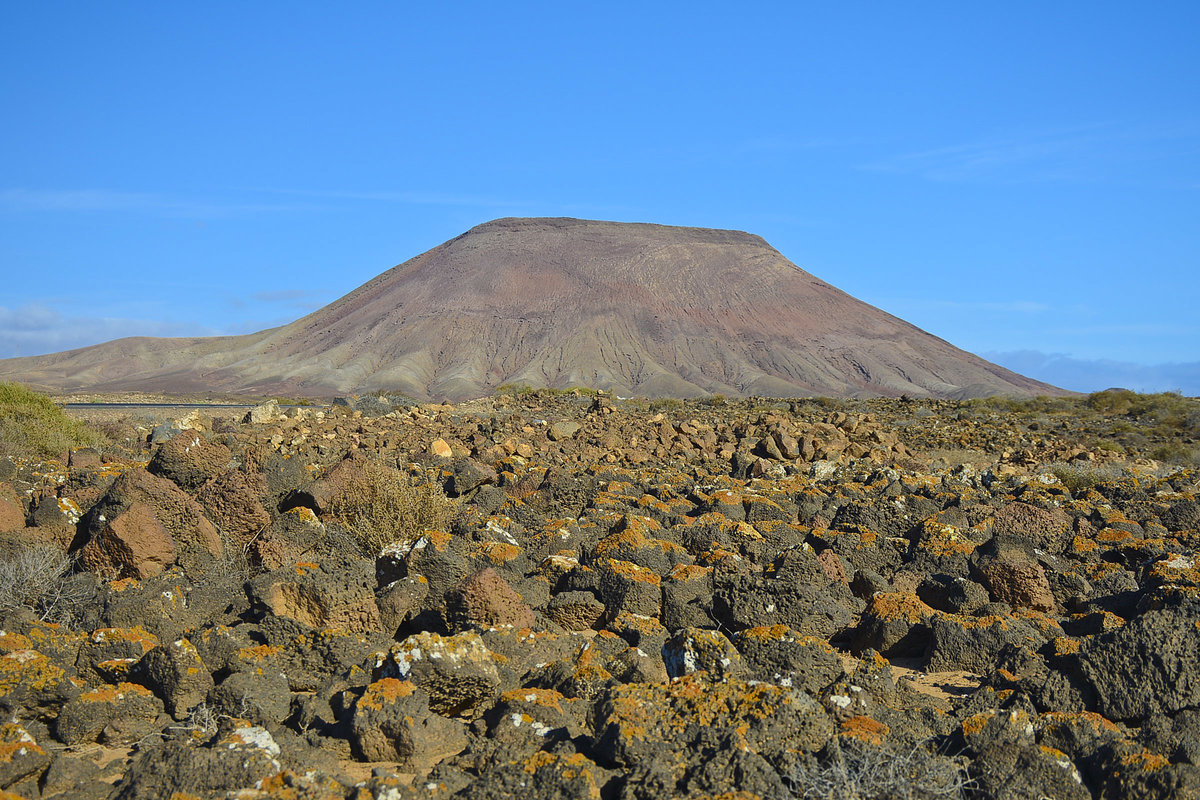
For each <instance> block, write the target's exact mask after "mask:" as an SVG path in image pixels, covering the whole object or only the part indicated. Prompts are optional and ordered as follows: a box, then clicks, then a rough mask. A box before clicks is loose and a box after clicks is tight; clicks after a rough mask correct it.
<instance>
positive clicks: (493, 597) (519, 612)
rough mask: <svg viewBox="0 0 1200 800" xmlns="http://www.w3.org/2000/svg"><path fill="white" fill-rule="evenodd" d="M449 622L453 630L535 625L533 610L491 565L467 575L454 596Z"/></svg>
mask: <svg viewBox="0 0 1200 800" xmlns="http://www.w3.org/2000/svg"><path fill="white" fill-rule="evenodd" d="M446 623H447V625H448V626H449V627H450V628H451V629H452V630H464V629H466V628H472V627H479V628H496V627H500V626H502V625H512V626H513V627H516V628H528V627H532V625H533V623H534V616H533V610H532V609H531V608H530V607H529V606H528V605H527V604H526V603H525V601H523V600H522V599H521V596H520V595H519V594H517V593H516V591H514V590H513V588H512V586H510V585H509V583H508V581H506V580H504V578H502V577H500V576H499V575H498V574H496V571H495V570H493V569H491V568H487V569H481V570H480V571H479V572H476V573H475V574H474V575H472V576H471V577H469V578H467V580H466V581H464V582H463V583H462V585H461V586H459V587H458V588H457V589H455V590H454V591H453V592H452V593H451V596H450V599H449V602H448V604H447V608H446Z"/></svg>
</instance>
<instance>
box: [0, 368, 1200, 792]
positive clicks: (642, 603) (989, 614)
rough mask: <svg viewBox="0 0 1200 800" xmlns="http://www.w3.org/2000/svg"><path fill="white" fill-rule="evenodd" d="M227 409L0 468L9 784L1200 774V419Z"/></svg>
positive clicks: (1027, 778)
mask: <svg viewBox="0 0 1200 800" xmlns="http://www.w3.org/2000/svg"><path fill="white" fill-rule="evenodd" d="M1139 404H1140V405H1139ZM119 413H120V414H125V413H129V412H119ZM175 413H176V414H178V412H175ZM232 413H234V412H231V411H228V410H222V411H217V412H213V413H212V415H211V416H210V415H209V414H206V413H205V412H204V411H203V410H199V411H197V412H192V413H190V414H188V415H186V416H184V417H183V418H181V419H153V420H151V419H139V418H136V417H123V418H122V417H119V415H118V414H116V413H108V414H106V415H97V420H98V421H97V424H98V425H100V427H102V428H103V430H104V431H105V432H106V433H107V435H108V437H109V438H110V439H111V441H112V444H111V445H109V446H106V447H103V448H94V449H77V450H74V451H72V452H70V453H69V454H64V457H63V458H62V459H60V460H49V461H46V460H36V459H18V458H7V459H0V532H2V536H3V542H4V550H3V560H2V561H0V613H2V614H3V617H4V618H3V620H2V625H3V630H2V631H0V705H2V706H3V708H4V712H5V713H4V721H3V724H2V725H0V787H2V788H3V789H4V790H5V792H6V793H4V792H0V796H4V797H8V796H19V797H28V798H35V797H53V796H63V797H81V798H108V797H112V798H122V799H126V798H128V799H132V798H167V797H174V798H180V800H182V798H218V797H233V798H243V799H244V800H250V799H251V798H266V797H279V798H314V799H316V798H322V799H324V798H347V799H349V798H354V799H355V800H365V798H375V799H377V800H384V799H385V798H386V799H387V800H398V799H400V798H408V797H422V798H448V797H456V798H502V797H504V798H507V797H512V796H522V797H531V798H547V799H548V798H557V797H579V798H654V799H655V800H661V798H669V797H696V798H699V797H726V798H756V797H763V798H791V797H811V796H817V797H847V798H848V797H863V798H866V797H888V798H892V797H998V798H1038V797H1053V798H1060V799H1065V798H1088V797H1097V798H1099V797H1104V798H1127V797H1193V796H1197V795H1200V567H1198V566H1197V563H1196V552H1197V547H1198V545H1200V504H1198V503H1197V500H1196V494H1195V493H1196V491H1197V487H1198V486H1200V471H1198V470H1197V468H1196V466H1195V463H1196V448H1197V446H1198V445H1197V443H1196V437H1197V435H1198V434H1200V410H1198V409H1197V403H1196V402H1195V401H1188V400H1184V399H1182V398H1164V399H1161V400H1160V401H1158V402H1152V401H1148V400H1144V399H1138V398H1133V399H1130V398H1129V397H1127V396H1123V395H1121V394H1120V393H1106V394H1105V395H1101V396H1093V397H1092V398H1088V399H1087V400H1086V401H1084V400H1067V399H1055V400H1035V401H1029V402H1025V403H1013V402H1006V401H973V402H966V403H956V402H948V401H934V400H921V401H914V400H907V399H896V400H870V401H831V400H824V401H794V402H791V403H788V402H777V401H753V400H747V401H738V402H736V403H734V402H729V403H725V402H723V401H722V400H721V399H720V398H712V399H710V400H708V401H696V402H688V403H681V402H678V401H663V402H659V403H655V404H648V403H644V402H643V403H635V402H619V401H616V400H614V399H612V398H610V397H606V396H603V395H598V396H597V395H593V394H590V393H589V394H584V393H565V394H563V393H546V392H541V393H537V392H533V393H515V394H510V395H502V396H498V397H495V398H489V399H486V400H478V401H473V402H469V403H463V404H459V405H456V406H451V405H410V404H405V403H399V402H396V403H392V402H389V401H388V400H386V399H381V398H372V397H367V398H362V399H360V400H358V401H357V402H355V403H343V404H338V405H334V406H332V407H326V408H315V407H298V408H288V409H283V410H281V409H280V408H279V407H278V406H277V405H274V404H266V405H264V406H261V407H259V408H256V409H254V410H252V411H251V412H250V413H248V414H246V417H245V419H244V420H243V419H241V418H239V417H240V416H241V414H242V412H237V413H238V417H233V416H230V415H231V414H232ZM222 414H224V415H225V416H222ZM101 416H103V417H106V418H103V419H101V418H100V417H101ZM114 417H115V418H114ZM64 553H69V554H70V560H67V559H66V558H64Z"/></svg>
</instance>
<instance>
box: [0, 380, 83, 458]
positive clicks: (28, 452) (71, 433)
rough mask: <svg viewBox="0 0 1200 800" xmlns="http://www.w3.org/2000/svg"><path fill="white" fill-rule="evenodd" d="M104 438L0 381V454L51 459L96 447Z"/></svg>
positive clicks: (25, 391) (36, 396) (22, 389)
mask: <svg viewBox="0 0 1200 800" xmlns="http://www.w3.org/2000/svg"><path fill="white" fill-rule="evenodd" d="M105 443H106V442H105V438H104V436H103V435H102V434H101V433H100V432H98V431H96V430H93V429H92V428H89V427H88V426H87V425H86V424H84V423H83V422H80V421H79V420H76V419H72V418H71V417H69V416H67V414H66V412H65V411H63V410H62V408H61V407H60V406H58V405H57V404H55V402H54V401H53V400H51V399H50V398H49V397H47V396H46V395H44V394H39V393H37V392H35V391H33V390H31V389H28V388H26V387H24V386H22V385H20V384H19V383H9V382H7V381H0V452H2V453H5V454H7V455H15V456H31V457H38V456H54V455H58V454H61V453H64V452H66V451H67V450H69V449H71V448H72V447H99V446H102V445H103V444H105Z"/></svg>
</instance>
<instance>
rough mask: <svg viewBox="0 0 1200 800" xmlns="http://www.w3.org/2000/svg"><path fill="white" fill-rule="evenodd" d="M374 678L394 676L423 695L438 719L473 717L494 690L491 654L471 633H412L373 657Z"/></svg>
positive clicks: (495, 680)
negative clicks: (414, 685)
mask: <svg viewBox="0 0 1200 800" xmlns="http://www.w3.org/2000/svg"><path fill="white" fill-rule="evenodd" d="M372 675H373V677H374V678H376V679H379V678H397V679H399V680H401V681H409V682H412V683H414V684H416V685H417V686H420V687H421V688H422V689H423V690H424V691H426V692H428V694H429V708H430V709H432V710H433V711H434V712H436V713H438V714H441V715H442V716H444V717H458V716H462V717H476V716H479V715H480V714H482V713H483V712H484V711H485V710H487V708H488V706H489V705H490V704H491V701H492V699H493V698H494V697H495V696H496V695H497V694H498V693H499V691H500V687H501V683H502V680H503V679H502V677H501V674H500V670H499V669H498V668H497V659H496V657H495V656H494V655H493V654H492V653H491V652H490V651H488V649H487V648H486V647H484V645H483V640H481V639H480V638H479V634H477V633H469V632H468V633H459V634H456V635H454V636H439V635H438V634H436V633H418V634H415V635H413V636H410V637H408V638H407V639H405V640H404V641H403V642H400V643H399V644H396V645H393V646H392V648H391V649H390V650H389V651H388V652H387V653H380V654H378V655H377V657H376V661H375V668H374V670H373V672H372Z"/></svg>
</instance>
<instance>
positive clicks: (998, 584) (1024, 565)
mask: <svg viewBox="0 0 1200 800" xmlns="http://www.w3.org/2000/svg"><path fill="white" fill-rule="evenodd" d="M979 574H980V577H981V578H982V580H983V584H984V586H986V587H987V589H988V591H989V592H991V593H992V596H993V597H995V598H996V599H997V600H999V601H1000V602H1002V603H1008V604H1009V605H1010V606H1013V607H1014V608H1032V609H1034V610H1035V611H1053V610H1054V608H1055V603H1054V594H1053V592H1051V591H1050V582H1049V581H1048V580H1047V579H1046V571H1045V570H1044V569H1043V568H1042V565H1041V564H1039V563H1037V562H1036V561H1032V560H1031V561H1022V560H1009V559H996V560H994V561H987V562H984V563H983V564H981V565H980V566H979Z"/></svg>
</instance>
